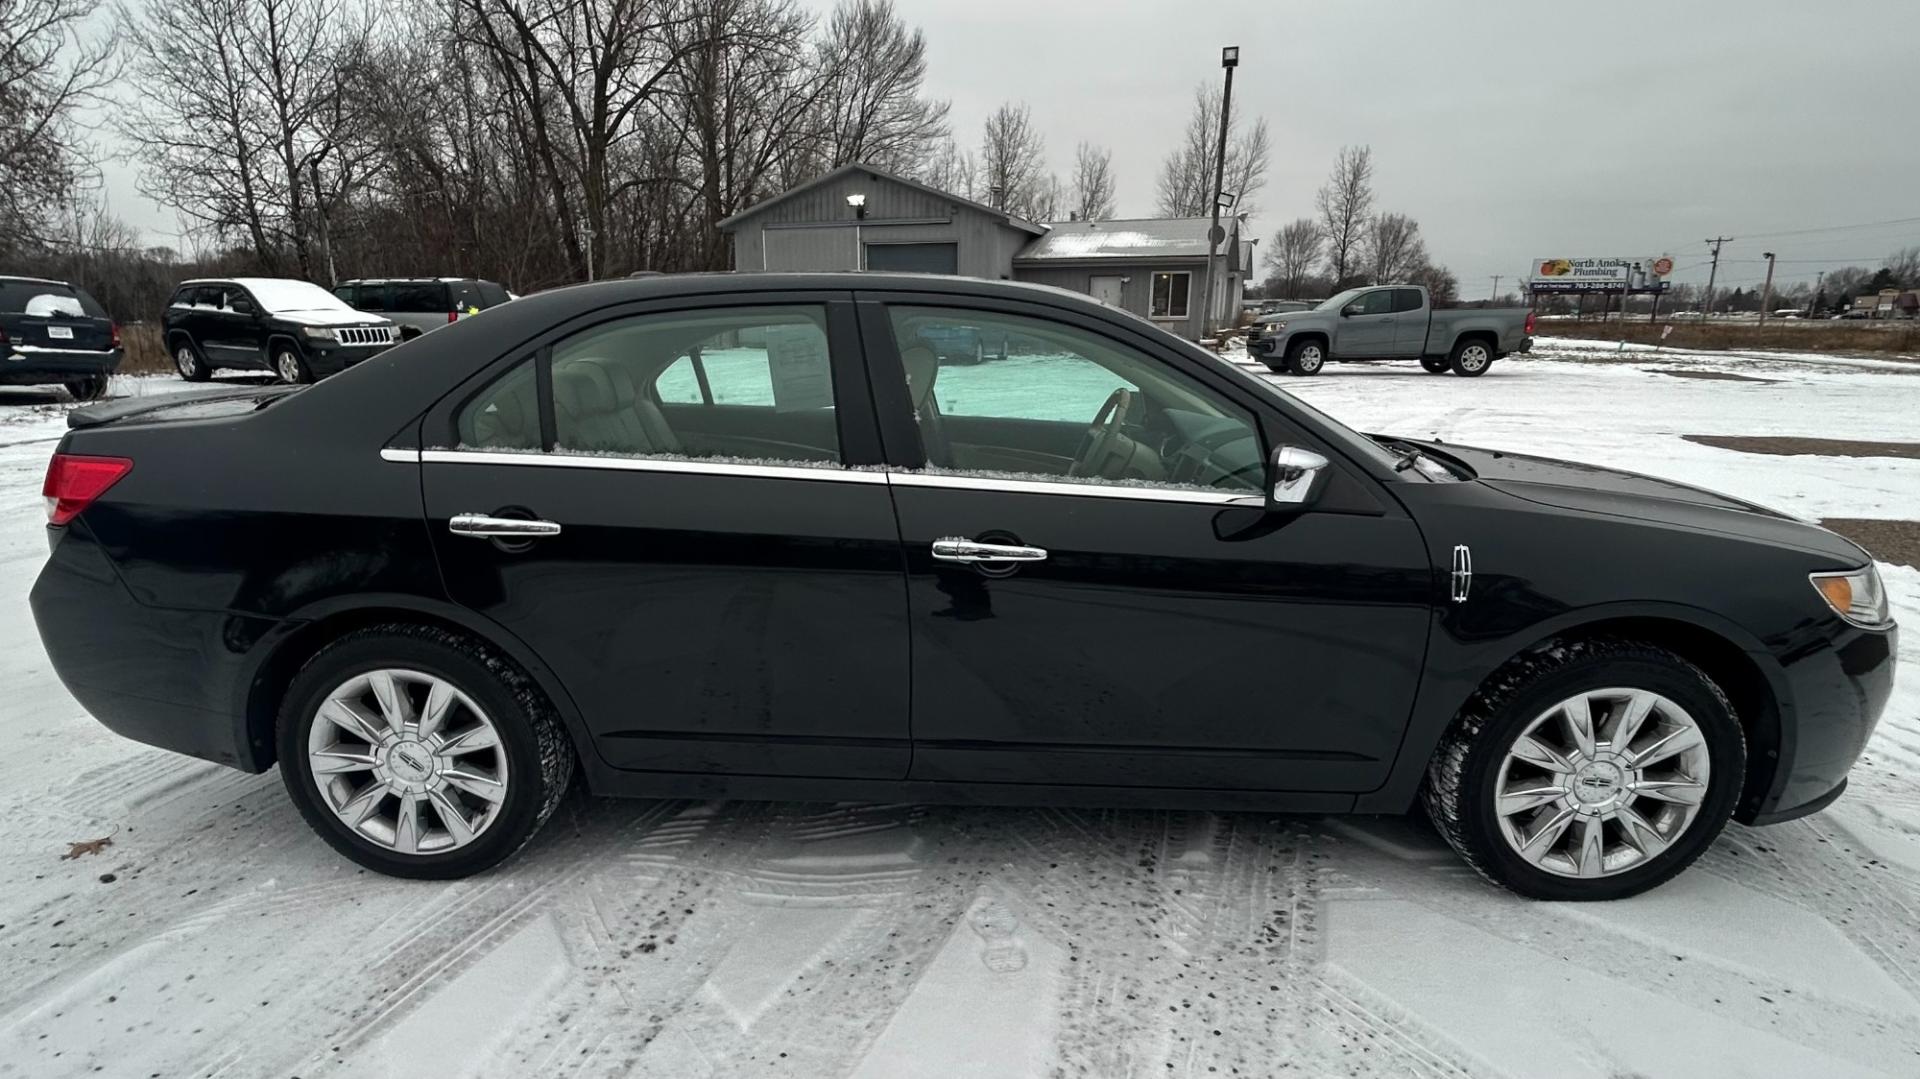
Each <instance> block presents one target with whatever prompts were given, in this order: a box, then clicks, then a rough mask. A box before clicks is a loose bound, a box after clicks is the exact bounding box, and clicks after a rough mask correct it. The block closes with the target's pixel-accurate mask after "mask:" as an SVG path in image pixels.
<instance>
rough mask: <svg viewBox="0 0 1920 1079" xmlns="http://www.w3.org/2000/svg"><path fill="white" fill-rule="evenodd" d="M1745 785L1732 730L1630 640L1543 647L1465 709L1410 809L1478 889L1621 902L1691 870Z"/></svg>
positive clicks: (1674, 669) (1717, 704) (1672, 662)
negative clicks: (1480, 881) (1484, 882)
mask: <svg viewBox="0 0 1920 1079" xmlns="http://www.w3.org/2000/svg"><path fill="white" fill-rule="evenodd" d="M1745 774H1746V742H1745V739H1744V736H1743V735H1742V733H1741V729H1740V723H1739V720H1738V719H1737V718H1736V717H1735V716H1734V713H1733V709H1732V706H1731V705H1729V704H1728V703H1727V698H1726V695H1725V694H1724V693H1722V692H1721V690H1720V687H1719V686H1717V685H1715V684H1714V682H1713V680H1712V679H1710V678H1708V677H1707V675H1706V674H1705V673H1704V672H1703V671H1701V670H1700V669H1699V668H1698V667H1695V666H1694V665H1693V664H1691V663H1688V662H1687V661H1686V660H1684V659H1682V658H1680V657H1679V656H1677V655H1674V654H1673V653H1672V652H1669V651H1666V650H1665V649H1661V648H1656V647H1653V646H1651V645H1646V644H1640V643H1636V642H1631V641H1621V640H1607V639H1599V640H1587V641H1570V642H1556V643H1554V644H1552V645H1549V646H1548V647H1546V648H1543V649H1540V650H1538V651H1535V652H1532V653H1530V654H1528V655H1526V656H1523V657H1521V658H1519V659H1517V660H1515V661H1513V662H1512V663H1510V664H1508V665H1507V666H1505V667H1503V668H1501V670H1500V671H1498V672H1496V673H1495V674H1494V675H1493V677H1492V678H1490V679H1488V681H1487V683H1486V685H1485V686H1483V687H1482V688H1481V690H1480V692H1479V693H1477V694H1476V695H1475V696H1474V697H1473V699H1472V700H1470V701H1469V702H1468V703H1467V706H1466V707H1465V708H1464V709H1463V710H1462V711H1461V713H1460V716H1459V717H1458V718H1457V719H1456V720H1455V721H1454V725H1453V727H1452V728H1451V729H1450V730H1449V731H1448V732H1447V734H1446V735H1445V736H1444V737H1443V738H1442V739H1441V742H1440V745H1439V746H1438V747H1437V748H1436V749H1435V751H1434V756H1433V760H1432V762H1431V763H1430V764H1429V765H1428V767H1427V776H1426V782H1425V784H1424V785H1423V787H1422V790H1421V798H1422V800H1423V802H1424V804H1425V807H1426V810H1427V815H1428V816H1429V817H1430V818H1432V820H1433V822H1434V825H1435V827H1436V828H1438V829H1439V831H1440V834H1441V835H1442V836H1443V837H1445V839H1446V840H1447V842H1448V843H1449V844H1450V845H1452V847H1453V848H1454V850H1456V851H1458V852H1459V854H1460V856H1461V857H1463V858H1465V859H1466V861H1467V863H1468V864H1469V865H1471V866H1473V868H1474V869H1476V870H1478V871H1479V872H1480V874H1481V875H1482V876H1485V877H1486V878H1487V879H1489V880H1491V881H1494V882H1495V883H1497V884H1501V885H1504V886H1506V887H1508V888H1511V889H1512V890H1514V891H1516V892H1519V893H1520V894H1521V895H1525V896H1529V897H1532V898H1535V899H1563V900H1565V899H1570V900H1589V899H1619V898H1622V897H1625V896H1630V895H1636V894H1638V893H1640V892H1644V891H1646V890H1647V889H1649V888H1652V887H1655V886H1656V885H1659V884H1661V883H1663V882H1665V881H1666V880H1668V879H1669V878H1671V877H1672V876H1673V875H1674V874H1676V873H1679V872H1680V871H1681V870H1682V869H1685V868H1686V867H1687V866H1688V865H1689V864H1690V863H1691V862H1692V861H1693V860H1694V859H1695V858H1697V857H1699V856H1700V854H1701V852H1702V851H1704V850H1706V848H1707V846H1708V844H1710V843H1712V842H1713V838H1714V837H1715V836H1716V835H1718V834H1719V833H1720V830H1721V828H1722V827H1724V826H1725V825H1726V822H1727V818H1728V817H1729V816H1730V815H1731V814H1732V812H1733V807H1734V803H1735V801H1736V800H1737V799H1738V798H1739V795H1740V786H1741V783H1742V781H1743V779H1744V777H1745Z"/></svg>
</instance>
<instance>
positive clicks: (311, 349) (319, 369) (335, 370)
mask: <svg viewBox="0 0 1920 1079" xmlns="http://www.w3.org/2000/svg"><path fill="white" fill-rule="evenodd" d="M399 343H400V342H398V341H388V342H385V343H383V344H378V345H343V344H340V343H339V342H337V341H308V342H307V344H306V351H307V366H308V367H311V368H312V369H313V373H314V375H315V377H318V378H325V377H326V376H328V375H337V374H339V373H340V372H342V371H344V370H346V369H347V368H349V367H352V366H353V365H354V364H357V363H361V362H363V361H365V360H370V359H372V358H374V357H375V356H378V355H380V354H381V353H382V352H385V351H386V350H388V349H390V348H392V347H393V346H395V345H397V344H399Z"/></svg>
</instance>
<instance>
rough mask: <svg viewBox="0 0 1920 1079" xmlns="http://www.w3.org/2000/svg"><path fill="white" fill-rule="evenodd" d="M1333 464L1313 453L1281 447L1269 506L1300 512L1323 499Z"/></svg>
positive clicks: (1268, 501) (1277, 456)
mask: <svg viewBox="0 0 1920 1079" xmlns="http://www.w3.org/2000/svg"><path fill="white" fill-rule="evenodd" d="M1329 463H1330V462H1329V461H1328V460H1327V459H1326V458H1325V457H1322V456H1321V455H1320V454H1317V453H1315V452H1313V451H1312V450H1309V449H1303V448H1301V447H1299V446H1281V447H1280V448H1279V449H1277V450H1274V451H1273V476H1272V482H1273V488H1272V490H1271V492H1270V494H1269V495H1268V498H1267V504H1268V505H1269V506H1272V507H1279V508H1288V507H1291V508H1299V507H1301V506H1305V505H1307V504H1308V503H1310V502H1312V501H1313V500H1314V499H1315V498H1318V497H1319V496H1320V489H1321V488H1322V487H1324V486H1325V485H1326V480H1327V465H1328V464H1329Z"/></svg>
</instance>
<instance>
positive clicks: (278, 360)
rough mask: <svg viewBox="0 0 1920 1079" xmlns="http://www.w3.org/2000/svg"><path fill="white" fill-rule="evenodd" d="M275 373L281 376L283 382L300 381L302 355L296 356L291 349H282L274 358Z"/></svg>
mask: <svg viewBox="0 0 1920 1079" xmlns="http://www.w3.org/2000/svg"><path fill="white" fill-rule="evenodd" d="M274 373H276V374H278V375H279V376H280V381H282V382H288V383H293V382H299V381H300V357H298V356H295V355H294V354H293V352H292V350H290V349H285V350H282V351H281V353H280V355H279V356H277V357H275V359H274Z"/></svg>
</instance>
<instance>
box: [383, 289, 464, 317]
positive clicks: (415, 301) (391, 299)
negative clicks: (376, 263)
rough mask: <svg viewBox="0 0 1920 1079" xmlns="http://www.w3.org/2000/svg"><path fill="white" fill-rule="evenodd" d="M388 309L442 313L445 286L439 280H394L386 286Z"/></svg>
mask: <svg viewBox="0 0 1920 1079" xmlns="http://www.w3.org/2000/svg"><path fill="white" fill-rule="evenodd" d="M386 309H387V310H388V311H393V312H396V313H398V314H412V315H444V314H446V313H447V312H448V311H450V310H452V308H450V307H448V306H447V286H446V285H445V284H443V283H441V282H439V281H395V282H393V283H391V284H389V285H388V286H387V307H386Z"/></svg>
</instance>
